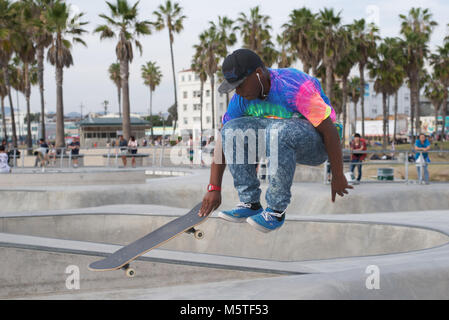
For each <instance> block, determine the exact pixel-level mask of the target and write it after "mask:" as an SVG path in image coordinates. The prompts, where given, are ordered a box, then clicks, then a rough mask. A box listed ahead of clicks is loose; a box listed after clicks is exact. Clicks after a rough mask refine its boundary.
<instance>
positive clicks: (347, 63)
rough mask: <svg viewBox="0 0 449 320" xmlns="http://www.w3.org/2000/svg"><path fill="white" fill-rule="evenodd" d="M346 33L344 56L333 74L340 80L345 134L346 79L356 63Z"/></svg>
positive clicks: (355, 53)
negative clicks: (346, 40)
mask: <svg viewBox="0 0 449 320" xmlns="http://www.w3.org/2000/svg"><path fill="white" fill-rule="evenodd" d="M346 32H347V35H346V37H347V39H348V42H347V46H346V49H345V50H344V54H343V55H341V57H340V61H338V63H337V65H336V68H335V74H336V75H337V76H338V77H339V78H340V79H341V84H342V88H341V90H342V92H341V94H342V109H343V110H342V111H343V132H345V129H346V122H347V107H346V105H347V101H348V78H349V73H350V72H351V69H352V68H353V67H354V65H355V64H356V63H357V52H356V51H355V46H353V45H351V44H352V43H353V41H352V39H351V34H350V31H349V30H346ZM342 145H345V135H344V134H343V141H342Z"/></svg>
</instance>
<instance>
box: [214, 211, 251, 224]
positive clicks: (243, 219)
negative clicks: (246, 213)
mask: <svg viewBox="0 0 449 320" xmlns="http://www.w3.org/2000/svg"><path fill="white" fill-rule="evenodd" d="M217 216H218V217H219V218H222V219H224V220H226V221H230V222H236V223H242V222H245V221H246V219H248V218H236V217H231V216H230V215H228V214H226V213H223V212H221V211H220V212H219V213H218V215H217Z"/></svg>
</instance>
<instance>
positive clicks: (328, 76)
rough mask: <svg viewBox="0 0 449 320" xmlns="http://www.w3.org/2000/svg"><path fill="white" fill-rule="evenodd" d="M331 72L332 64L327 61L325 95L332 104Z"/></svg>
mask: <svg viewBox="0 0 449 320" xmlns="http://www.w3.org/2000/svg"><path fill="white" fill-rule="evenodd" d="M332 73H333V70H332V66H331V65H330V63H329V64H327V65H326V95H327V97H328V98H329V101H330V102H331V104H332V98H333V95H332V80H333V79H332V76H333V75H332Z"/></svg>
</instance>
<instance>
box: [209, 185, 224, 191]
mask: <svg viewBox="0 0 449 320" xmlns="http://www.w3.org/2000/svg"><path fill="white" fill-rule="evenodd" d="M207 191H208V192H211V191H221V187H218V186H214V185H213V184H209V185H208V186H207Z"/></svg>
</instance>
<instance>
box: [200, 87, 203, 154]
mask: <svg viewBox="0 0 449 320" xmlns="http://www.w3.org/2000/svg"><path fill="white" fill-rule="evenodd" d="M200 91H201V92H200V149H201V159H200V161H202V160H203V91H204V82H203V80H201V84H200ZM200 163H202V162H200Z"/></svg>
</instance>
